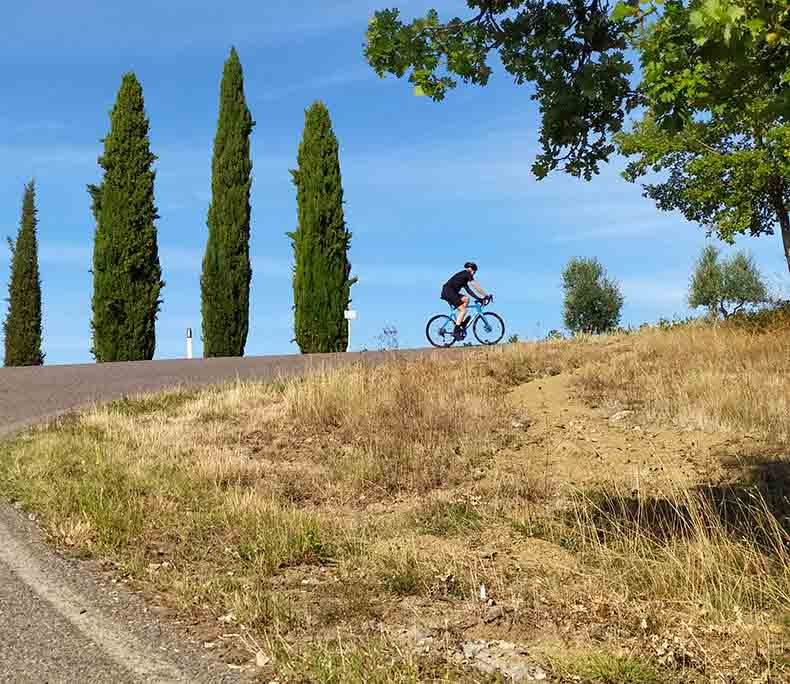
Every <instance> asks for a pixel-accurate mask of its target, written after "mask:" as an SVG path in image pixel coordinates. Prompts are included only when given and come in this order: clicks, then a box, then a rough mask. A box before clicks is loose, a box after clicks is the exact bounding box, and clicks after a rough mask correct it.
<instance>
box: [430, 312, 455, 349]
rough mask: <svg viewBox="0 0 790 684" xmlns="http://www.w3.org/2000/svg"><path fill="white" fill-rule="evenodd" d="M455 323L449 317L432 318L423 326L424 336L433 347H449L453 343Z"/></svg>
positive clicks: (440, 315)
mask: <svg viewBox="0 0 790 684" xmlns="http://www.w3.org/2000/svg"><path fill="white" fill-rule="evenodd" d="M454 330H455V321H454V320H453V319H452V318H450V317H449V316H444V315H442V314H439V315H438V316H434V317H433V318H432V319H431V320H430V321H428V325H426V326H425V334H426V336H427V337H428V342H430V343H431V344H432V345H433V346H434V347H451V346H452V345H453V344H454V343H455V336H454V335H453V331H454Z"/></svg>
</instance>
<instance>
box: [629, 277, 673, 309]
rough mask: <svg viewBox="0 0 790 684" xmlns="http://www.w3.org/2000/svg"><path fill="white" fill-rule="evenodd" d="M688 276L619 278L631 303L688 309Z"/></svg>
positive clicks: (643, 305)
mask: <svg viewBox="0 0 790 684" xmlns="http://www.w3.org/2000/svg"><path fill="white" fill-rule="evenodd" d="M687 280H688V278H687V276H685V275H679V274H667V275H666V276H663V277H653V278H622V279H619V285H620V290H621V291H622V293H623V296H624V298H625V301H626V303H627V304H629V305H639V306H642V307H654V308H669V307H675V308H676V309H678V311H680V310H685V309H687V308H688V307H687V305H686V296H687V292H688V289H687Z"/></svg>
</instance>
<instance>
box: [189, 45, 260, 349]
mask: <svg viewBox="0 0 790 684" xmlns="http://www.w3.org/2000/svg"><path fill="white" fill-rule="evenodd" d="M254 126H255V122H254V121H253V120H252V115H251V114H250V110H249V109H248V108H247V103H246V101H245V99H244V76H243V74H242V70H241V63H240V62H239V56H238V54H237V53H236V49H235V48H231V51H230V57H229V58H228V60H227V61H226V62H225V69H224V71H223V74H222V84H221V85H220V104H219V121H218V124H217V135H216V137H215V138H214V158H213V160H212V163H211V172H212V175H211V204H210V205H209V209H208V221H207V223H208V241H207V243H206V252H205V255H204V257H203V273H202V276H201V278H200V294H201V309H202V313H203V355H204V356H243V355H244V345H245V344H246V342H247V333H248V331H249V318H250V311H249V309H250V281H251V280H252V268H251V266H250V186H251V185H252V160H251V159H250V134H251V133H252V129H253V127H254Z"/></svg>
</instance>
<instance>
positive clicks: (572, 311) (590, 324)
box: [562, 258, 623, 334]
mask: <svg viewBox="0 0 790 684" xmlns="http://www.w3.org/2000/svg"><path fill="white" fill-rule="evenodd" d="M562 286H563V289H564V291H565V297H564V322H565V327H566V328H568V330H570V331H571V332H574V333H579V332H584V333H593V334H598V333H603V332H607V331H609V330H613V329H614V328H616V327H617V325H618V324H619V323H620V312H621V310H622V308H623V296H622V294H621V293H620V289H619V287H618V285H617V283H615V282H614V281H613V280H611V279H610V278H608V277H607V276H606V271H605V270H604V267H603V266H602V265H601V263H600V261H598V259H595V258H592V259H579V258H573V259H571V260H570V261H569V262H568V264H567V265H566V266H565V269H564V270H563V272H562Z"/></svg>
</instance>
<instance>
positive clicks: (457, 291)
mask: <svg viewBox="0 0 790 684" xmlns="http://www.w3.org/2000/svg"><path fill="white" fill-rule="evenodd" d="M476 273H477V264H476V263H474V262H473V261H467V262H466V263H465V264H464V270H463V271H458V273H456V274H455V275H454V276H452V277H451V278H450V279H449V280H448V281H447V282H446V283H445V284H444V285H443V286H442V294H441V298H442V299H443V300H444V301H445V302H447V303H448V304H449V305H450V306H452V307H453V308H454V309H458V315H457V316H456V319H455V329H454V330H453V337H455V339H456V340H460V339H462V338H463V336H464V329H465V328H466V326H467V325H468V323H469V319H470V318H471V316H470V317H467V318H464V316H466V307H467V306H468V305H469V297H468V296H467V295H461V290H462V289H464V290H466V291H467V292H468V293H469V294H470V295H471V296H472V297H474V298H475V299H482V300H483V301H484V302H485V303H486V304H487V303H488V302H490V301H492V300H493V299H494V298H493V296H492V295H489V294H486V292H485V290H483V288H482V287H480V285H479V284H478V282H477V281H476V280H475V274H476ZM470 285H471V286H472V288H474V289H475V290H476V291H477V293H478V294H479V295H480V296H479V297H478V296H477V295H476V294H475V293H474V292H472V290H470V289H469V286H470Z"/></svg>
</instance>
